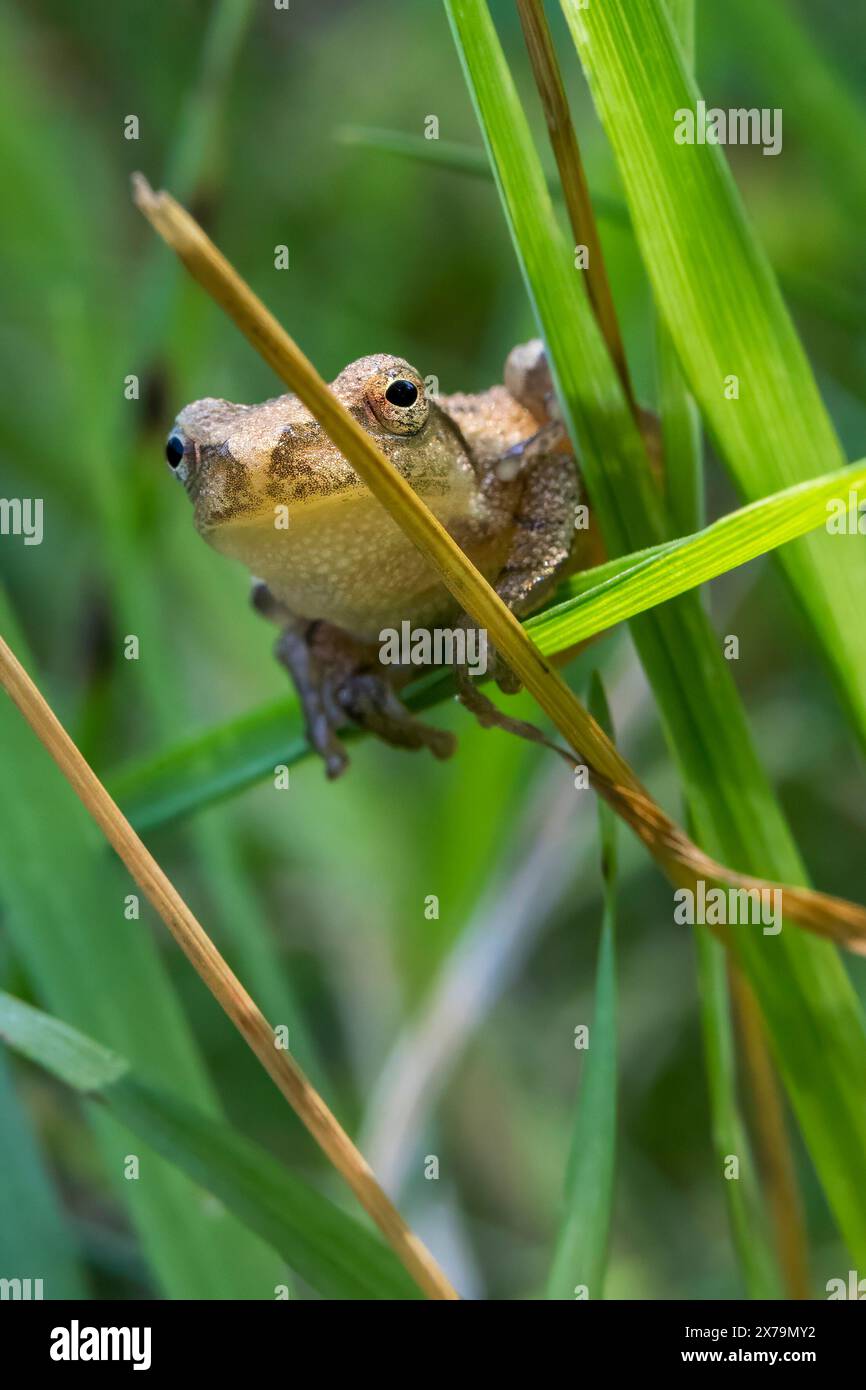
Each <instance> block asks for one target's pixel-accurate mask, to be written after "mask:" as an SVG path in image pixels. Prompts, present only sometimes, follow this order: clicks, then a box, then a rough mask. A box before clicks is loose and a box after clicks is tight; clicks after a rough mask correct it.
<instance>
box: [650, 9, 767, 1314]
mask: <svg viewBox="0 0 866 1390" xmlns="http://www.w3.org/2000/svg"><path fill="white" fill-rule="evenodd" d="M669 13H670V16H671V19H672V21H673V23H674V26H675V28H676V32H677V33H678V34H679V35H680V38H681V41H682V44H683V48H684V50H685V52H686V55H687V58H688V61H689V64H690V65H691V64H693V62H694V17H695V16H694V0H669ZM657 346H658V374H659V401H660V406H661V415H662V434H663V439H664V458H665V489H666V493H667V497H668V504H669V507H670V509H671V512H672V514H673V515H674V516H675V518H676V523H677V527H678V528H679V529H682V530H684V531H697V530H698V528H699V527H700V526H702V525H703V522H704V496H703V494H704V486H703V454H702V447H701V435H700V421H699V418H698V415H697V410H696V407H695V404H694V400H693V398H692V396H691V395H690V394H689V391H688V389H687V387H686V384H685V381H684V379H683V374H682V371H681V369H680V365H679V362H678V361H677V358H676V353H675V351H674V347H673V343H672V342H671V339H670V334H669V333H668V331H667V329H666V328H665V327H664V325H663V324H661V323H659V324H657ZM695 950H696V952H697V966H698V985H699V990H698V993H699V999H700V1011H701V1032H702V1035H703V1040H704V1063H705V1066H706V1069H707V1090H708V1094H709V1103H710V1114H711V1117H712V1121H711V1123H712V1138H713V1151H714V1154H715V1160H716V1165H717V1169H716V1172H717V1180H718V1174H723V1173H724V1172H725V1165H726V1163H727V1162H728V1159H729V1155H731V1154H737V1155H738V1157H739V1160H740V1172H739V1178H738V1180H737V1181H724V1182H723V1190H724V1194H725V1204H726V1207H727V1212H728V1221H729V1223H730V1228H731V1237H732V1240H733V1245H734V1250H735V1253H736V1257H737V1260H738V1262H739V1266H740V1272H741V1274H742V1278H743V1284H744V1286H745V1289H746V1291H747V1293H748V1294H749V1296H750V1297H751V1298H780V1297H781V1296H782V1294H783V1285H782V1278H781V1274H780V1272H779V1268H778V1265H777V1262H776V1257H775V1254H774V1251H773V1247H772V1244H771V1241H770V1225H769V1219H768V1215H767V1211H766V1207H765V1205H764V1201H763V1192H762V1189H761V1184H760V1181H759V1179H758V1175H757V1170H756V1168H755V1162H754V1155H753V1151H752V1148H751V1145H750V1143H749V1137H748V1133H747V1131H746V1127H745V1125H744V1123H743V1120H742V1116H741V1114H740V1107H739V1099H738V1093H737V1068H736V1055H735V1050H734V1033H733V1026H732V1021H731V1002H730V990H729V984H728V955H727V952H726V951H725V948H724V947H723V946H722V944H721V943H720V942H718V941H714V940H713V938H712V937H711V936H710V935H709V933H708V932H698V933H697V934H696V936H695Z"/></svg>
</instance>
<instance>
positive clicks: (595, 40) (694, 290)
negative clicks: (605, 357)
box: [562, 0, 866, 742]
mask: <svg viewBox="0 0 866 1390" xmlns="http://www.w3.org/2000/svg"><path fill="white" fill-rule="evenodd" d="M562 8H563V10H564V13H565V16H566V19H567V20H568V23H569V26H570V28H571V32H572V34H573V36H574V41H575V43H576V45H577V49H578V52H579V54H580V58H581V62H582V63H583V66H584V70H585V72H586V74H587V78H588V80H589V83H590V87H591V89H592V94H593V98H594V100H595V104H596V107H597V109H598V112H599V115H600V117H601V120H602V122H603V124H604V126H605V129H606V131H607V134H608V137H609V139H610V141H611V144H612V146H613V149H614V153H615V155H616V158H617V163H618V165H619V169H620V173H621V176H622V181H623V185H624V188H625V192H626V197H627V200H628V204H629V209H630V211H631V217H632V224H633V226H634V230H635V235H636V236H637V240H638V244H639V246H640V249H641V254H642V257H643V261H644V265H645V267H646V270H647V273H648V275H649V277H650V280H651V283H652V287H653V291H654V294H655V299H656V303H657V305H658V307H659V310H660V312H661V314H662V316H663V318H664V321H665V324H666V326H667V328H668V330H669V332H670V334H671V338H672V340H673V342H674V344H675V347H676V349H677V353H678V355H679V359H680V362H681V364H682V367H683V371H684V372H685V375H686V379H687V380H688V382H689V386H690V388H691V390H692V393H693V394H694V396H695V399H696V400H697V402H698V404H699V406H700V409H701V413H702V415H703V418H704V420H705V422H706V424H707V427H708V429H709V430H710V432H711V434H712V436H713V439H714V442H715V444H716V446H717V448H718V450H719V452H720V454H721V455H722V457H723V459H724V460H725V462H726V464H727V466H728V468H729V469H730V471H731V474H732V475H733V477H734V480H735V481H736V484H737V486H738V487H739V489H740V491H741V493H742V495H743V496H744V497H745V498H747V499H754V498H757V497H761V496H763V495H764V494H766V493H768V492H775V491H777V490H779V489H780V488H784V487H789V486H790V485H791V484H793V483H796V482H799V481H802V480H804V479H806V478H809V477H811V476H813V475H814V473H815V472H816V469H825V470H828V471H829V470H831V469H835V468H838V467H839V466H840V465H841V464H842V463H843V462H844V458H843V455H842V450H841V446H840V444H839V441H838V438H837V436H836V433H835V431H834V429H833V426H832V424H831V422H830V419H829V416H828V414H827V411H826V409H825V407H824V404H823V402H822V400H821V398H820V395H819V394H818V389H817V386H816V384H815V379H814V376H813V374H812V371H811V368H810V366H809V363H808V361H807V359H806V356H805V354H804V352H803V348H802V346H801V344H800V341H799V338H798V336H797V333H796V331H795V329H794V325H793V323H792V321H791V318H790V315H789V314H788V311H787V309H786V307H785V303H784V300H783V298H782V295H781V293H780V291H779V288H778V285H777V283H776V280H775V277H774V275H773V271H772V268H771V266H770V263H769V260H768V258H767V256H766V254H765V253H764V251H763V248H762V247H761V245H760V243H759V242H758V240H757V238H756V237H755V235H754V233H753V231H752V228H751V226H750V224H749V221H748V219H747V217H746V213H745V211H744V208H743V205H742V202H741V199H740V196H739V193H738V191H737V187H736V184H735V183H734V179H733V176H732V174H731V171H730V168H729V166H728V163H727V160H726V158H725V156H724V154H723V152H722V150H721V148H720V147H719V146H718V145H714V144H706V143H697V142H696V143H694V144H679V143H677V142H676V141H675V139H674V129H675V113H677V112H681V111H688V110H690V111H692V112H694V111H695V110H696V108H697V102H698V101H699V100H700V99H701V93H700V91H699V89H698V86H697V84H696V82H695V80H694V78H693V77H692V76H691V74H690V73H689V71H688V68H687V65H686V62H685V57H684V54H683V51H682V48H681V46H680V44H679V42H678V40H677V37H676V35H675V33H674V32H673V29H672V26H671V23H670V18H669V16H668V13H667V11H666V9H665V6H664V4H663V3H662V0H645V2H644V3H641V4H639V5H636V4H633V3H628V0H605V3H604V4H595V3H593V4H590V5H589V6H587V7H586V8H584V7H583V6H581V5H580V4H579V3H578V2H577V0H562ZM766 162H767V166H768V175H769V173H770V170H771V169H772V162H773V160H772V157H770V158H768V159H767V161H766ZM733 379H736V383H737V390H738V396H737V397H736V398H733V397H732V391H733V387H732V385H731V383H732V381H733ZM780 560H781V563H782V565H783V567H784V569H785V572H786V574H787V576H788V578H789V580H790V582H791V584H792V586H793V588H794V590H795V592H796V594H797V597H798V600H799V602H800V604H801V605H802V607H803V608H804V609H805V611H806V613H807V614H808V616H809V619H810V622H811V626H812V629H813V632H814V635H815V638H816V640H817V641H818V642H819V644H820V645H821V647H822V649H823V652H824V654H825V656H826V658H827V660H828V662H829V665H830V669H831V671H832V672H833V675H834V677H835V680H836V684H837V686H838V688H839V690H840V693H841V695H842V697H843V699H844V701H845V704H846V706H847V708H848V709H849V711H850V713H851V715H852V718H853V720H854V725H855V728H856V730H857V732H858V733H859V736H860V738H861V739H862V740H863V741H864V742H866V643H864V642H863V641H862V640H861V638H860V633H859V632H858V631H857V629H856V627H854V626H852V624H851V622H850V614H851V613H852V612H853V611H855V609H856V606H857V604H858V602H859V599H860V597H861V596H862V594H863V592H864V589H866V545H864V544H863V543H862V541H861V540H860V539H859V538H856V539H852V538H850V537H834V536H829V535H827V534H826V533H824V534H821V533H819V532H815V533H814V534H813V535H810V536H808V537H804V538H803V539H801V540H800V541H798V542H797V543H796V544H794V545H791V546H789V547H788V548H787V549H786V550H784V551H783V552H782V553H781V555H780Z"/></svg>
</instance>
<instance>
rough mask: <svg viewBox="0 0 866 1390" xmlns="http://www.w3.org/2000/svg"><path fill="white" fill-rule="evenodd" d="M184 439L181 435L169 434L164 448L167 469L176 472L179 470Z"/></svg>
mask: <svg viewBox="0 0 866 1390" xmlns="http://www.w3.org/2000/svg"><path fill="white" fill-rule="evenodd" d="M184 447H185V446H184V439H183V435H182V434H170V435H169V436H168V441H167V443H166V446H165V457H166V459H167V461H168V466H169V468H171V469H172V471H174V472H176V471H177V469H178V468H179V466H180V464H181V461H182V459H183V454H184Z"/></svg>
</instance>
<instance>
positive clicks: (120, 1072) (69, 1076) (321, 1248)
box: [0, 993, 421, 1299]
mask: <svg viewBox="0 0 866 1390" xmlns="http://www.w3.org/2000/svg"><path fill="white" fill-rule="evenodd" d="M0 1038H2V1039H3V1040H4V1041H5V1042H6V1043H7V1044H8V1045H9V1046H10V1047H11V1048H13V1049H14V1050H15V1051H16V1052H18V1053H20V1054H21V1055H22V1056H24V1057H27V1058H29V1059H30V1061H33V1062H36V1063H37V1064H38V1065H39V1066H41V1067H43V1068H45V1070H46V1071H48V1072H50V1073H51V1074H52V1075H53V1076H55V1077H57V1078H58V1079H59V1080H60V1081H63V1082H64V1083H65V1084H66V1085H67V1086H71V1087H72V1088H73V1089H74V1090H76V1091H78V1092H80V1093H81V1094H83V1095H85V1096H88V1097H89V1098H91V1099H93V1100H97V1101H99V1102H100V1103H101V1104H102V1105H104V1106H105V1107H107V1109H108V1110H109V1111H110V1112H111V1113H112V1114H113V1115H115V1116H117V1118H118V1119H119V1120H121V1121H122V1122H123V1124H124V1125H126V1126H128V1127H129V1129H131V1130H132V1131H133V1133H135V1134H136V1135H137V1136H139V1137H140V1138H141V1139H143V1140H144V1141H145V1142H146V1143H147V1144H148V1145H149V1146H150V1147H151V1148H152V1149H153V1150H155V1152H157V1153H159V1154H161V1155H162V1156H163V1158H165V1159H166V1160H167V1161H168V1162H169V1163H171V1164H173V1165H175V1166H176V1167H177V1168H179V1169H180V1170H181V1171H182V1172H184V1173H186V1174H187V1176H188V1177H190V1178H192V1179H193V1181H194V1182H196V1183H198V1184H200V1185H201V1186H202V1187H205V1188H207V1189H208V1191H210V1192H212V1193H213V1194H214V1195H215V1196H216V1197H218V1198H219V1199H220V1201H221V1202H222V1203H224V1204H225V1206H226V1207H227V1209H228V1210H229V1211H230V1212H232V1213H233V1214H234V1215H235V1216H236V1217H237V1218H238V1220H240V1221H242V1222H243V1223H244V1224H245V1225H246V1226H248V1227H249V1228H250V1230H251V1231H254V1232H255V1233H256V1234H257V1235H258V1236H260V1237H261V1238H262V1239H263V1240H266V1241H267V1242H268V1244H269V1245H271V1246H272V1248H273V1249H274V1250H275V1251H277V1252H278V1253H279V1254H280V1255H281V1256H282V1257H283V1259H285V1260H286V1261H287V1262H288V1264H289V1265H290V1266H291V1267H292V1269H294V1270H295V1271H296V1273H298V1274H299V1275H300V1276H301V1277H302V1278H303V1279H305V1280H306V1281H307V1283H308V1284H310V1285H311V1286H312V1287H313V1288H315V1289H316V1290H317V1291H318V1292H319V1293H321V1294H323V1295H324V1296H325V1297H326V1298H362V1299H367V1298H377V1299H381V1298H399V1299H406V1298H420V1297H421V1295H420V1293H419V1291H418V1289H417V1287H416V1286H415V1284H414V1283H413V1282H412V1280H411V1279H410V1278H409V1275H408V1274H407V1273H406V1271H405V1270H404V1269H403V1267H402V1265H401V1264H400V1263H399V1261H398V1260H397V1259H396V1257H395V1256H394V1255H393V1254H392V1252H391V1251H390V1250H388V1249H387V1247H386V1246H385V1245H383V1244H382V1242H381V1241H380V1240H378V1239H377V1237H376V1236H375V1235H373V1234H372V1233H371V1232H370V1231H368V1230H366V1229H365V1228H364V1227H363V1226H362V1225H361V1224H360V1223H359V1222H358V1221H356V1220H355V1219H354V1218H353V1217H350V1216H347V1215H346V1213H345V1212H343V1211H341V1209H340V1208H339V1207H337V1206H335V1205H334V1203H333V1202H330V1201H329V1200H328V1199H327V1198H326V1197H323V1196H322V1195H321V1194H320V1193H318V1192H317V1191H316V1190H315V1188H312V1187H310V1186H309V1185H308V1184H307V1183H305V1182H301V1181H300V1179H298V1178H295V1177H293V1176H292V1174H291V1173H289V1172H287V1171H286V1170H285V1168H283V1167H282V1165H281V1164H279V1163H278V1162H277V1160H276V1159H275V1158H273V1157H272V1156H271V1155H270V1154H269V1153H268V1152H267V1151H266V1150H265V1149H263V1148H261V1147H260V1146H259V1145H258V1144H254V1143H251V1142H250V1141H249V1140H248V1139H246V1138H244V1136H243V1135H241V1134H237V1133H236V1132H235V1131H233V1130H231V1129H229V1127H228V1126H227V1125H225V1124H223V1123H222V1122H221V1121H219V1120H215V1119H213V1118H211V1117H210V1116H208V1115H205V1114H203V1113H202V1112H201V1111H200V1110H196V1109H194V1108H193V1107H192V1106H190V1105H189V1104H188V1103H187V1102H186V1101H184V1100H181V1099H180V1098H179V1097H177V1096H173V1095H171V1094H170V1093H169V1092H167V1091H162V1090H158V1089H157V1088H156V1087H153V1086H149V1085H147V1084H145V1083H144V1082H142V1081H141V1080H140V1079H139V1078H138V1077H137V1076H135V1075H133V1074H132V1072H131V1070H130V1067H129V1064H128V1063H127V1062H126V1061H124V1059H123V1058H122V1057H118V1056H117V1054H116V1053H112V1052H110V1051H109V1050H108V1049H107V1048H104V1047H102V1046H100V1044H99V1043H95V1042H94V1041H93V1040H92V1039H91V1038H88V1037H85V1036H84V1034H83V1033H79V1032H78V1031H77V1030H76V1029H74V1028H70V1027H69V1026H68V1025H67V1024H65V1023H61V1022H60V1021H59V1020H58V1019H56V1018H52V1017H51V1016H50V1015H49V1014H45V1013H43V1012H42V1011H41V1010H39V1009H34V1008H31V1007H30V1005H28V1004H24V1003H22V1001H21V1000H20V999H15V998H14V997H13V996H12V995H10V994H2V993H0ZM255 1295H256V1296H258V1297H260V1298H273V1297H274V1295H275V1286H273V1285H272V1286H271V1287H269V1288H266V1287H260V1288H258V1289H257V1290H255Z"/></svg>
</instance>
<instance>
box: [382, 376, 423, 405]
mask: <svg viewBox="0 0 866 1390" xmlns="http://www.w3.org/2000/svg"><path fill="white" fill-rule="evenodd" d="M417 399H418V387H417V386H416V385H415V383H414V381H405V380H404V379H402V378H401V379H400V380H398V381H392V382H391V385H390V386H389V387H388V389H387V391H386V392H385V400H386V401H390V402H391V404H392V405H399V406H410V405H414V404H415V402H416V401H417Z"/></svg>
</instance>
